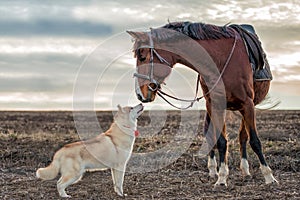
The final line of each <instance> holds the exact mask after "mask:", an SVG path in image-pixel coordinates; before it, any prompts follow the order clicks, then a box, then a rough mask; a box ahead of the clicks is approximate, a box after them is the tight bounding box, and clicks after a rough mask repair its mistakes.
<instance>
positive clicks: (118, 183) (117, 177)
mask: <svg viewBox="0 0 300 200" xmlns="http://www.w3.org/2000/svg"><path fill="white" fill-rule="evenodd" d="M111 170H112V176H113V182H114V189H115V192H116V193H117V194H118V195H120V196H124V194H123V181H124V175H125V171H119V170H117V169H111Z"/></svg>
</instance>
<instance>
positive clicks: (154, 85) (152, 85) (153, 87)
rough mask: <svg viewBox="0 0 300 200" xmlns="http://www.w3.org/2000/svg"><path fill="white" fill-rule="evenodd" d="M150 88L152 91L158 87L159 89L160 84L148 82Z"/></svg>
mask: <svg viewBox="0 0 300 200" xmlns="http://www.w3.org/2000/svg"><path fill="white" fill-rule="evenodd" d="M148 88H149V90H151V91H152V92H154V91H156V90H157V89H159V88H160V87H159V84H157V83H154V82H151V83H149V84H148Z"/></svg>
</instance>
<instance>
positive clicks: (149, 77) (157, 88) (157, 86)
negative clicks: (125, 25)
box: [133, 29, 237, 110]
mask: <svg viewBox="0 0 300 200" xmlns="http://www.w3.org/2000/svg"><path fill="white" fill-rule="evenodd" d="M151 32H152V29H150V32H148V36H149V45H144V46H140V47H139V48H138V49H142V48H147V49H150V67H151V68H150V71H149V74H148V75H145V74H139V73H134V74H133V76H134V77H136V78H142V79H145V80H149V81H150V83H154V84H155V88H153V87H151V86H150V83H149V84H148V89H149V91H152V92H155V91H156V92H157V94H158V96H160V97H161V98H162V99H163V100H164V101H165V102H167V103H168V104H170V105H171V106H173V107H174V108H177V109H179V110H187V109H189V108H191V107H193V105H194V103H195V102H196V101H197V102H199V101H200V100H201V99H202V98H204V97H205V96H207V95H208V94H210V93H211V92H212V91H213V90H214V89H215V87H216V86H217V85H218V83H219V82H220V80H221V78H222V76H223V74H224V72H225V70H226V68H227V66H228V64H229V61H230V60H231V57H232V55H233V53H234V50H235V47H236V43H237V36H236V34H235V37H234V42H233V45H232V48H231V51H230V54H229V55H228V57H227V60H226V62H225V64H224V67H223V69H222V71H221V73H220V76H219V78H218V79H217V81H216V82H215V84H214V85H213V86H212V87H211V88H210V89H209V90H208V91H207V92H206V93H205V94H204V95H202V96H200V97H197V96H198V91H199V83H200V74H199V73H198V76H197V82H196V91H195V97H194V99H181V98H178V97H175V96H172V95H170V94H167V93H165V92H164V91H162V89H161V87H160V83H159V82H158V81H156V80H155V79H154V75H153V71H154V62H153V58H154V54H155V56H156V57H157V58H158V59H159V61H160V62H161V63H165V64H166V65H167V66H169V67H170V68H172V66H171V64H170V63H169V62H168V61H167V60H166V59H164V58H163V57H162V56H161V55H159V53H158V52H157V51H156V50H155V48H154V44H153V39H152V36H151ZM165 96H166V97H169V98H171V99H174V100H177V101H182V102H189V103H190V105H188V106H186V107H183V108H182V107H178V106H176V105H174V104H173V103H171V102H170V101H169V100H167V99H166V97H165Z"/></svg>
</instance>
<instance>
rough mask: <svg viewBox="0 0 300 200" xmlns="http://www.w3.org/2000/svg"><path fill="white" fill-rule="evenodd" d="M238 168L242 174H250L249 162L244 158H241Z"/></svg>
mask: <svg viewBox="0 0 300 200" xmlns="http://www.w3.org/2000/svg"><path fill="white" fill-rule="evenodd" d="M240 169H241V170H242V174H243V176H250V172H249V164H248V160H247V159H246V158H242V159H241V164H240Z"/></svg>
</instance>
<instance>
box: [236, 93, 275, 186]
mask: <svg viewBox="0 0 300 200" xmlns="http://www.w3.org/2000/svg"><path fill="white" fill-rule="evenodd" d="M240 112H241V114H242V115H243V119H244V121H245V126H246V129H247V131H248V133H249V137H250V146H251V148H252V150H253V151H254V152H255V153H256V155H257V156H258V158H259V161H260V168H261V171H262V174H263V175H264V178H265V182H266V184H269V183H273V182H276V183H277V180H276V179H275V178H274V176H273V174H272V170H271V169H270V167H269V166H268V165H267V162H266V160H265V157H264V155H263V153H262V147H261V142H260V140H259V138H258V136H257V130H256V123H255V110H254V103H253V101H252V100H251V99H250V98H249V99H248V101H247V102H245V104H244V106H243V109H242V110H241V111H240Z"/></svg>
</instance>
